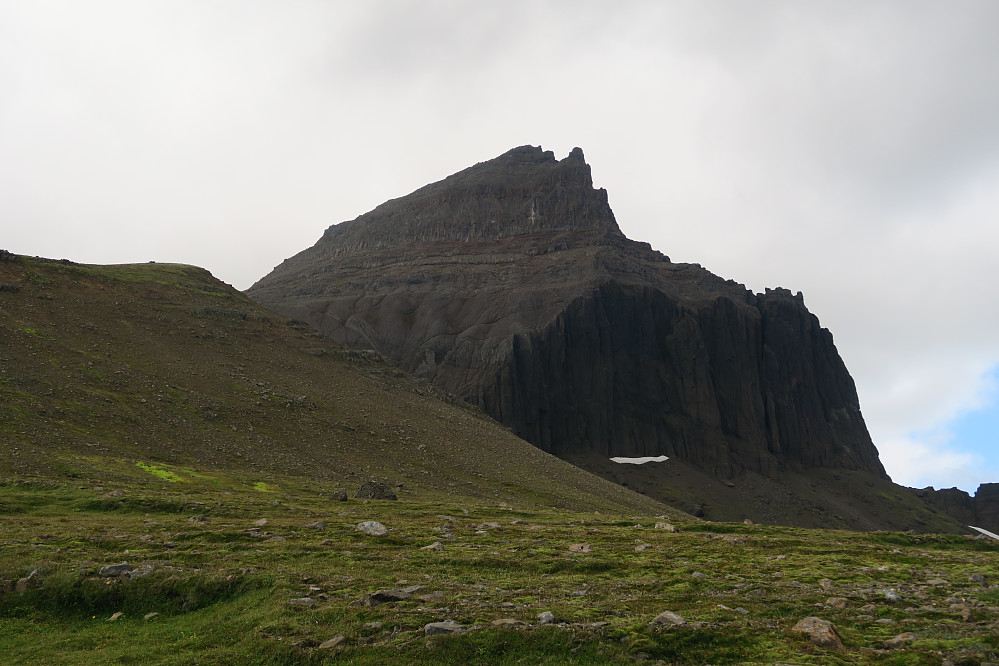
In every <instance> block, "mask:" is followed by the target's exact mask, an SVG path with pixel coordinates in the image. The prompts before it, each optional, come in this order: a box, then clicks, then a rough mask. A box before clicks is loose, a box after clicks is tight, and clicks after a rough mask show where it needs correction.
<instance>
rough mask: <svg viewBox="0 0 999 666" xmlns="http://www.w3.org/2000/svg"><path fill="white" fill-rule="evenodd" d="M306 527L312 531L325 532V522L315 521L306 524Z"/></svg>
mask: <svg viewBox="0 0 999 666" xmlns="http://www.w3.org/2000/svg"><path fill="white" fill-rule="evenodd" d="M306 527H311V528H312V529H314V530H325V529H326V521H325V520H317V521H316V522H314V523H308V524H307V525H306Z"/></svg>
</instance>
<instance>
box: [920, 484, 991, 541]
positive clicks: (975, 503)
mask: <svg viewBox="0 0 999 666" xmlns="http://www.w3.org/2000/svg"><path fill="white" fill-rule="evenodd" d="M916 494H917V495H918V496H919V497H922V498H923V499H925V500H926V502H927V503H928V504H930V505H931V506H933V507H934V508H936V509H938V510H939V511H941V512H942V513H945V514H947V515H948V516H951V517H953V518H956V519H957V520H959V521H960V522H961V523H963V524H964V525H975V526H976V527H983V528H985V529H987V530H990V531H993V532H999V483H983V484H982V485H980V486H978V491H977V492H976V493H975V494H974V495H969V494H968V493H966V492H964V491H963V490H960V489H958V488H941V489H940V490H934V489H933V488H924V489H922V490H917V491H916Z"/></svg>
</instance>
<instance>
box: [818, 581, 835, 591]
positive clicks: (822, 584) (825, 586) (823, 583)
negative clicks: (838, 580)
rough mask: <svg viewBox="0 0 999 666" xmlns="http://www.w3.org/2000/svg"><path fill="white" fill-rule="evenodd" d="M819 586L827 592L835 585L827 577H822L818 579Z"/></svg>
mask: <svg viewBox="0 0 999 666" xmlns="http://www.w3.org/2000/svg"><path fill="white" fill-rule="evenodd" d="M819 587H821V588H822V589H823V590H825V591H826V592H828V591H829V590H831V589H833V587H835V586H834V585H833V582H832V581H831V580H829V579H828V578H823V579H822V580H820V581H819Z"/></svg>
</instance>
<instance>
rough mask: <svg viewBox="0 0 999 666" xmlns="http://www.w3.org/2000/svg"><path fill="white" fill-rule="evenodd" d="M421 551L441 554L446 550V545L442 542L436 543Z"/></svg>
mask: <svg viewBox="0 0 999 666" xmlns="http://www.w3.org/2000/svg"><path fill="white" fill-rule="evenodd" d="M420 550H433V551H436V552H438V553H439V552H441V551H443V550H444V544H442V543H441V542H440V541H434V542H433V543H432V544H430V545H429V546H423V547H422V548H420Z"/></svg>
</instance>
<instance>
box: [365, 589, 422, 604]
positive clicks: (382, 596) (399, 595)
mask: <svg viewBox="0 0 999 666" xmlns="http://www.w3.org/2000/svg"><path fill="white" fill-rule="evenodd" d="M420 589H422V588H420V586H419V585H414V586H412V587H407V588H406V589H404V590H399V589H395V588H393V589H391V590H375V591H374V592H372V593H371V594H366V595H364V596H363V597H361V598H360V599H358V600H357V601H355V602H353V603H351V606H378V605H380V604H387V603H391V602H395V601H405V600H407V599H409V597H410V595H411V594H413V593H414V592H418V591H419V590H420Z"/></svg>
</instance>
